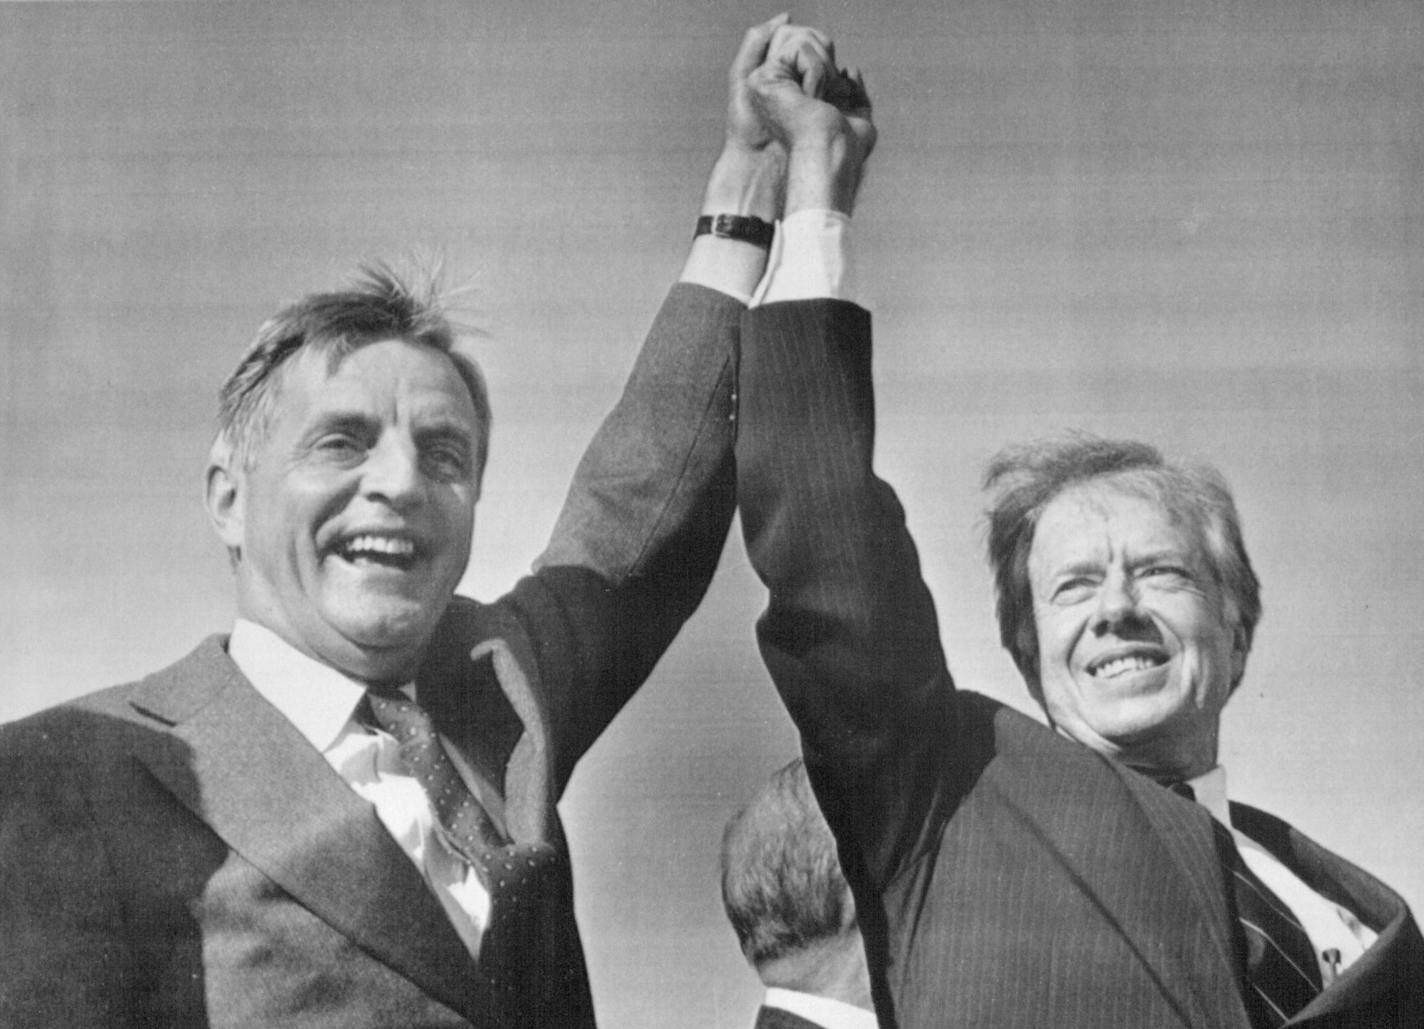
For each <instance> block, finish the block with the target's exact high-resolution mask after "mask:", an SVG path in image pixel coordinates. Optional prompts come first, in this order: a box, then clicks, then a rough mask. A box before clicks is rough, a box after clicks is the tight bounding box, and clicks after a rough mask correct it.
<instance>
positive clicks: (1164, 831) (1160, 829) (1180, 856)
mask: <svg viewBox="0 0 1424 1029" xmlns="http://www.w3.org/2000/svg"><path fill="white" fill-rule="evenodd" d="M1112 767H1113V768H1114V769H1115V770H1116V771H1117V772H1118V775H1119V778H1121V780H1122V781H1123V783H1124V784H1125V785H1126V786H1127V788H1128V790H1129V791H1130V792H1131V793H1132V795H1133V798H1134V799H1135V800H1136V801H1137V805H1138V807H1139V808H1141V810H1142V813H1143V814H1144V815H1146V817H1147V821H1148V822H1149V823H1150V824H1151V826H1152V831H1153V834H1154V835H1155V836H1156V837H1157V839H1159V840H1160V841H1161V842H1162V843H1163V845H1164V846H1165V847H1166V850H1167V853H1168V854H1169V855H1170V856H1171V860H1172V864H1173V866H1174V867H1175V870H1176V871H1177V872H1178V873H1179V874H1180V876H1181V879H1182V881H1183V882H1184V883H1186V885H1187V889H1188V891H1189V892H1190V894H1191V897H1192V900H1193V901H1194V902H1195V904H1196V906H1197V908H1198V909H1199V910H1200V911H1201V912H1202V915H1203V917H1204V918H1205V921H1206V925H1207V929H1208V932H1209V933H1210V935H1211V941H1212V944H1213V946H1214V948H1215V950H1216V952H1217V954H1218V956H1219V957H1220V959H1221V962H1222V967H1223V968H1224V969H1225V970H1226V971H1227V973H1228V975H1229V976H1230V977H1231V978H1232V979H1233V980H1234V978H1235V975H1236V973H1235V968H1236V959H1235V947H1234V945H1233V943H1232V939H1233V926H1232V916H1231V908H1230V906H1229V905H1228V903H1227V899H1226V881H1225V877H1224V873H1223V872H1222V869H1221V858H1220V856H1219V855H1218V854H1217V851H1216V844H1215V831H1214V830H1213V828H1212V821H1211V812H1209V811H1207V809H1206V808H1204V807H1202V806H1201V805H1200V804H1194V803H1192V802H1191V801H1189V800H1185V799H1183V798H1181V797H1178V796H1175V795H1174V794H1172V793H1171V792H1170V791H1168V790H1165V789H1163V788H1162V787H1161V786H1159V785H1157V784H1156V783H1154V782H1153V781H1152V780H1150V779H1148V778H1147V777H1146V776H1143V775H1139V774H1138V773H1136V772H1133V771H1131V770H1130V769H1128V768H1125V767H1123V766H1121V765H1117V764H1114V765H1113V766H1112Z"/></svg>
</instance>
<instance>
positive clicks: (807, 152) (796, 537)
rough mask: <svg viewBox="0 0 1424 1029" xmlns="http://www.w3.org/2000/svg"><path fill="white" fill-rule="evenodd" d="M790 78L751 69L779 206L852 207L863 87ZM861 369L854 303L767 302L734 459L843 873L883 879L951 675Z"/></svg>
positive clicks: (748, 340) (893, 866)
mask: <svg viewBox="0 0 1424 1029" xmlns="http://www.w3.org/2000/svg"><path fill="white" fill-rule="evenodd" d="M774 54H775V50H774V51H773V55H774ZM797 78H798V69H797V67H796V65H795V62H794V61H792V60H790V59H788V60H783V61H780V62H777V61H771V62H768V65H766V66H764V67H763V69H762V70H761V71H760V72H758V76H757V80H758V97H759V107H760V109H761V110H762V111H763V112H764V116H765V117H766V119H767V121H768V123H769V124H772V125H775V126H776V127H777V128H776V131H777V132H778V134H779V135H781V136H782V137H783V138H784V140H785V142H786V145H787V147H788V150H789V153H790V164H789V169H788V187H787V190H788V192H787V204H786V207H787V213H788V216H790V214H792V213H794V212H795V211H797V210H802V209H814V208H830V209H832V210H838V211H841V212H843V213H849V211H850V209H851V206H852V204H853V202H854V199H855V195H856V189H857V186H858V184H859V181H860V178H861V173H862V171H863V168H864V160H865V157H866V155H867V154H868V153H869V150H870V147H871V146H872V145H873V143H874V129H873V127H871V124H870V105H869V100H868V97H867V96H866V94H865V90H864V86H863V84H862V82H861V80H860V78H859V76H858V75H850V76H841V77H839V78H838V79H837V80H836V81H835V82H834V83H830V84H828V85H827V87H826V88H825V89H823V91H822V92H823V95H825V96H828V97H829V99H830V101H833V102H826V101H818V100H816V99H814V98H808V97H807V96H805V94H804V92H803V91H800V90H797V89H795V88H793V86H794V85H795V84H796V81H797ZM870 373H871V353H870V317H869V315H868V314H867V313H866V312H865V311H864V310H862V309H861V308H859V307H857V306H855V305H853V304H850V303H846V302H844V301H832V300H821V301H808V302H798V303H780V304H770V305H767V306H764V307H760V308H756V309H754V310H753V311H752V312H750V313H749V315H748V316H747V318H746V320H745V323H744V330H743V354H742V362H741V371H740V395H741V419H740V431H739V435H738V440H737V446H736V456H737V468H738V493H739V502H740V505H741V511H742V524H743V529H744V532H745V534H746V541H747V549H748V552H749V554H750V557H751V561H752V564H753V566H754V567H755V569H756V571H757V574H758V575H759V576H760V577H761V578H762V580H763V581H764V582H765V583H766V585H767V587H768V590H769V604H768V608H767V610H766V613H765V614H764V615H763V617H762V618H761V620H760V622H759V624H758V638H759V642H760V644H761V648H762V654H763V657H764V659H765V661H766V664H767V667H768V669H769V671H770V672H771V674H772V678H773V679H774V680H775V682H776V686H777V688H778V690H779V691H780V693H781V696H782V698H783V700H784V702H785V703H786V706H787V709H788V711H789V712H790V714H791V716H792V718H793V720H794V721H795V723H796V725H797V728H798V729H799V730H800V732H801V735H802V741H803V746H804V749H805V753H806V760H807V767H808V770H809V771H810V774H811V777H812V781H813V783H814V785H815V786H816V789H817V796H818V799H819V801H820V803H821V807H822V810H823V811H824V812H825V814H826V817H827V820H828V821H829V822H830V824H831V826H832V828H833V829H835V830H836V834H837V838H838V839H839V840H840V842H841V853H842V860H843V861H844V862H845V863H846V864H847V871H848V873H850V874H852V875H855V874H857V871H859V872H861V873H868V874H869V875H870V876H871V878H872V880H873V881H874V884H875V885H876V886H877V887H879V886H883V885H884V883H885V881H887V880H888V879H889V878H890V877H892V876H893V875H895V874H896V873H897V872H898V871H900V870H901V868H902V867H903V865H904V863H905V861H906V860H908V859H910V858H912V857H913V856H914V854H915V853H916V846H917V844H918V843H919V839H920V835H921V833H922V831H923V827H924V826H925V824H926V820H927V814H928V809H929V807H930V806H931V805H933V804H935V803H938V800H937V798H939V797H941V796H942V795H943V792H944V791H943V790H942V789H941V787H940V782H941V776H942V769H941V766H940V762H941V757H940V755H941V754H942V753H943V751H944V744H945V742H946V740H945V734H946V733H947V732H948V731H949V730H950V705H949V703H948V701H949V698H950V693H951V686H950V682H949V677H948V673H947V672H946V670H945V665H944V658H943V654H942V652H941V649H940V643H939V634H938V629H937V625H936V619H935V612H934V606H933V603H932V601H931V599H930V596H929V593H928V590H927V589H926V588H925V585H924V583H923V582H922V580H921V578H920V572H919V561H918V557H917V555H916V552H915V548H914V544H913V542H912V541H911V539H910V536H909V533H908V532H907V530H906V527H905V520H904V513H903V511H902V509H901V507H900V504H899V502H898V501H897V500H896V497H895V495H894V492H893V491H892V490H891V489H890V487H889V486H887V485H886V484H885V483H884V482H883V481H882V480H881V479H879V478H878V477H877V476H876V474H875V472H874V469H873V456H874V433H875V425H874V399H873V392H872V386H871V374H870ZM857 866H858V867H857Z"/></svg>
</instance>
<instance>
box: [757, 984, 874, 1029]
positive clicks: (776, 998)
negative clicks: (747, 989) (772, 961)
mask: <svg viewBox="0 0 1424 1029" xmlns="http://www.w3.org/2000/svg"><path fill="white" fill-rule="evenodd" d="M763 1003H764V1004H765V1005H766V1006H767V1007H769V1008H781V1009H782V1010H783V1011H789V1012H791V1013H792V1014H793V1015H800V1016H801V1017H802V1018H807V1019H810V1020H811V1021H812V1022H816V1023H818V1024H820V1025H824V1026H826V1027H828V1029H879V1025H880V1023H879V1022H877V1021H876V1019H875V1012H873V1011H867V1010H865V1008H860V1007H856V1006H855V1005H854V1004H847V1003H846V1002H845V1001H842V1000H833V999H831V998H830V997H821V996H817V995H816V994H813V993H802V992H801V991H800V990H787V989H783V988H781V987H779V986H772V987H769V988H768V989H767V991H766V1000H765V1001H763Z"/></svg>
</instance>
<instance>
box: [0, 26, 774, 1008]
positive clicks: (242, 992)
mask: <svg viewBox="0 0 1424 1029" xmlns="http://www.w3.org/2000/svg"><path fill="white" fill-rule="evenodd" d="M784 22H785V18H784V17H781V18H777V19H773V20H772V21H770V22H768V23H766V24H764V25H761V26H758V27H756V28H754V29H752V30H751V31H750V32H748V34H747V36H746V38H745V39H744V41H743V45H742V47H741V49H740V51H739V52H738V55H737V58H736V61H735V63H734V65H733V68H732V71H731V74H730V76H729V81H730V86H731V97H730V101H729V104H728V123H727V131H726V137H725V145H724V148H723V151H722V154H721V156H720V158H719V159H718V160H717V162H716V163H715V165H714V168H713V172H712V176H711V179H710V181H709V183H708V186H707V189H706V192H705V194H704V202H703V209H702V212H701V214H702V216H703V217H700V218H699V219H698V220H697V222H696V223H695V225H696V226H697V229H698V232H697V234H696V235H695V238H694V240H693V243H692V246H691V251H690V253H689V256H688V260H687V263H686V265H685V267H684V270H683V274H682V281H681V282H680V283H679V284H678V285H676V286H675V287H674V289H673V290H672V292H671V293H670V295H669V297H668V299H667V301H666V303H665V304H664V306H663V308H662V310H661V312H660V313H659V315H658V317H657V318H656V320H655V321H654V324H653V327H652V330H651V331H650V333H649V335H648V339H647V342H646V344H645V346H644V348H643V351H642V352H641V354H640V355H639V356H638V358H637V360H636V361H635V363H634V366H633V370H632V373H631V376H630V379H629V382H628V386H627V388H626V390H625V391H624V394H623V396H622V397H621V399H620V400H619V402H618V404H617V405H616V406H615V408H614V409H613V411H612V412H611V413H610V415H609V416H608V418H607V419H606V420H605V421H604V423H603V425H602V427H601V428H600V429H599V430H598V432H597V433H596V435H595V437H594V440H593V442H592V444H591V445H590V447H589V449H588V451H587V453H586V454H585V455H584V458H583V460H582V462H581V463H580V465H579V468H578V470H577V472H576V474H575V477H574V481H573V484H572V486H571V487H570V490H569V494H568V499H567V501H566V502H565V505H564V509H563V511H562V513H561V514H560V516H559V518H558V521H557V523H556V526H555V529H554V533H553V536H552V538H551V540H550V542H549V545H548V547H547V549H546V550H545V551H544V553H543V555H542V556H541V557H540V558H539V559H538V560H537V561H536V563H535V566H534V571H533V572H532V573H531V574H530V575H528V576H526V577H525V578H523V579H522V580H520V582H519V583H517V584H516V585H515V586H514V588H513V589H512V590H511V591H510V592H509V593H507V594H505V595H504V596H503V597H500V598H499V599H497V600H495V601H494V602H492V603H490V604H477V603H475V602H473V601H470V600H468V599H465V598H460V597H455V596H454V595H453V593H454V589H455V586H456V584H457V582H458V581H459V580H460V578H461V576H462V574H463V573H464V571H465V566H466V563H467V560H468V558H469V554H470V547H471V533H472V530H473V527H474V517H475V506H476V501H477V500H478V498H479V495H480V481H481V475H482V472H483V470H484V465H485V456H486V452H487V448H488V440H489V433H490V408H489V402H488V399H487V397H486V392H485V386H484V383H483V380H482V379H481V376H480V373H479V372H478V370H477V368H476V367H475V366H474V364H473V363H472V362H471V361H470V360H469V359H468V358H467V357H465V356H464V351H463V349H462V345H461V344H460V343H459V342H458V341H457V338H456V334H455V331H454V329H453V327H452V325H451V323H450V322H449V321H448V320H447V318H446V316H445V314H444V313H443V310H442V308H441V306H440V303H439V301H438V297H437V295H436V290H435V286H434V284H433V283H431V282H426V281H419V282H414V283H410V282H405V281H402V280H401V279H400V278H399V277H397V276H396V275H394V274H392V273H391V272H390V271H389V270H388V269H386V268H384V267H376V268H373V269H371V270H369V271H368V272H366V274H364V275H363V276H362V277H361V278H360V279H359V280H358V281H356V282H355V283H353V284H352V285H351V286H350V287H349V288H346V289H342V290H338V291H335V292H329V293H317V294H313V295H310V296H308V297H306V298H304V299H302V300H299V301H297V302H296V303H295V304H292V305H291V306H289V307H287V308H285V309H283V310H282V311H281V312H279V313H278V314H277V315H276V317H274V318H273V319H272V320H270V321H269V322H268V323H267V324H265V325H264V326H263V327H262V328H261V329H260V330H259V332H258V334H257V338H256V340H255V341H254V343H253V344H252V346H251V347H250V348H249V349H248V351H247V353H246V354H245V355H244V356H243V357H242V359H241V361H240V362H239V364H238V367H237V370H236V371H235V372H234V373H233V375H232V376H231V377H230V378H229V380H228V382H227V383H226V385H225V386H224V387H223V389H222V392H221V409H220V412H219V431H218V434H217V440H216V442H215V443H214V444H213V446H212V450H211V458H210V461H209V465H208V469H207V476H206V499H207V510H208V515H209V517H210V519H211V522H212V524H213V526H214V528H215V530H216V532H217V535H218V537H219V539H220V540H221V542H222V543H223V545H224V546H225V547H226V548H227V551H228V554H229V558H230V561H231V564H232V568H233V573H234V578H235V583H236V592H237V609H238V618H237V620H236V623H235V625H234V626H233V628H232V631H231V633H230V634H225V635H218V636H213V637H211V638H209V639H208V640H207V641H205V642H203V643H202V644H200V645H199V646H198V648H197V649H196V650H194V651H193V652H192V653H190V654H189V655H188V656H187V657H186V658H184V659H183V660H181V661H179V662H178V663H177V664H175V665H173V666H171V667H169V668H166V669H164V670H162V671H159V672H157V673H155V674H154V675H151V676H149V677H147V678H145V679H143V680H142V681H139V682H136V683H130V684H128V685H123V686H117V687H114V688H112V689H109V690H105V691H102V692H99V693H95V694H91V695H89V696H86V697H82V698H80V699H78V700H76V701H73V702H71V703H69V704H65V705H61V706H59V707H56V708H52V709H50V710H48V711H43V712H40V713H38V714H36V715H33V716H31V717H30V718H27V719H24V720H22V721H19V722H16V723H13V724H10V725H6V726H3V727H0V1025H3V1026H5V1027H6V1029H39V1027H51V1026H106V1027H135V1029H137V1027H139V1026H142V1027H158V1029H170V1027H171V1029H178V1027H183V1029H194V1027H197V1029H200V1027H203V1026H214V1027H218V1026H222V1027H233V1029H238V1027H242V1029H246V1027H276V1026H283V1027H336V1026H340V1027H342V1029H366V1027H369V1029H374V1027H378V1026H380V1027H421V1029H434V1027H464V1029H470V1027H479V1029H548V1027H555V1026H557V1027H560V1029H564V1027H571V1029H590V1027H591V1026H592V1025H593V1024H594V1012H593V1003H592V998H591V996H590V991H589V984H588V980H587V974H586V971H585V966H584V959H583V952H582V948H581V946H580V942H579V936H578V929H577V925H576V923H575V918H574V898H573V875H572V870H571V869H570V867H569V852H568V847H567V844H566V841H565V839H564V836H563V831H562V829H561V826H560V822H559V817H558V812H557V808H556V805H557V803H558V801H559V798H560V796H561V795H562V793H563V791H564V788H565V787H566V785H567V784H568V782H569V778H570V776H571V775H572V773H573V770H574V766H575V764H576V762H577V761H578V760H579V758H580V757H581V756H582V755H583V754H584V752H585V751H587V749H588V748H589V747H590V746H591V745H592V744H593V742H594V741H595V740H596V739H597V737H598V735H599V733H600V732H601V731H602V730H603V729H604V727H606V726H607V725H608V723H609V722H610V721H611V720H612V719H613V717H614V716H615V715H616V714H617V713H618V711H619V710H620V709H621V707H622V706H623V704H624V703H625V702H626V701H627V700H628V699H629V698H630V697H631V696H632V694H633V692H634V691H635V690H636V689H637V688H638V687H639V685H640V684H641V683H642V682H643V681H644V680H645V679H646V677H647V675H648V674H649V672H650V671H651V669H652V667H653V665H654V664H655V663H656V662H657V660H658V659H659V657H660V656H661V655H662V653H663V652H664V650H665V649H666V648H667V646H668V644H669V643H670V642H671V641H672V639H673V637H674V636H675V634H676V633H677V632H678V630H679V628H680V627H681V625H682V624H683V622H684V621H685V620H686V619H687V618H688V617H689V616H690V615H691V614H692V612H693V610H694V609H695V608H696V606H697V604H698V602H699V601H700V599H701V597H702V595H703V593H704V591H705V589H706V587H707V584H708V582H709V580H710V578H711V575H712V572H713V569H714V568H715V567H716V564H717V559H718V556H719V554H720V552H721V548H722V544H723V542H724V540H725V538H726V533H727V528H728V526H729V524H730V521H731V516H732V511H733V507H734V489H733V487H734V481H733V476H734V472H733V467H732V461H731V456H732V455H731V447H732V435H733V413H734V407H733V385H734V382H733V377H734V368H735V356H736V354H735V351H736V346H737V341H738V338H739V332H740V321H741V318H742V316H743V315H744V313H745V310H746V301H747V299H748V298H749V297H750V294H751V293H752V291H753V289H754V288H755V286H756V284H757V282H758V281H759V279H760V278H761V275H762V272H763V270H764V269H765V268H766V265H767V257H768V244H769V240H768V238H767V237H768V236H769V234H770V222H771V220H772V219H774V218H775V217H776V216H777V214H778V213H779V208H780V197H781V190H782V174H783V171H784V163H785V162H784V158H783V157H782V155H781V154H780V153H779V151H778V150H777V148H776V147H775V146H774V145H773V144H772V141H771V140H770V138H769V137H768V136H767V135H766V134H765V133H764V132H763V131H762V129H761V127H760V125H759V124H758V123H757V122H756V120H755V118H754V117H753V116H752V114H751V112H750V108H749V107H748V105H747V103H746V95H745V94H746V90H747V88H748V87H747V78H748V76H749V75H750V74H751V72H752V71H753V70H754V69H755V68H756V67H757V66H758V64H759V63H760V62H761V60H762V57H763V55H764V54H765V53H766V50H767V47H768V45H769V43H770V40H771V38H772V35H773V33H774V32H775V31H776V30H777V28H778V27H779V26H781V25H782V24H783V23H784ZM691 227H692V226H689V228H691Z"/></svg>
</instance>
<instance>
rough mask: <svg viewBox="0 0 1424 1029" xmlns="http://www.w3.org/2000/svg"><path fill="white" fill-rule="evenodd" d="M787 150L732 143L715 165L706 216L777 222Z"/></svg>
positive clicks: (706, 199)
mask: <svg viewBox="0 0 1424 1029" xmlns="http://www.w3.org/2000/svg"><path fill="white" fill-rule="evenodd" d="M785 173H786V151H785V150H783V149H782V148H781V147H780V146H778V145H775V144H773V145H770V146H765V147H761V148H760V149H750V148H748V147H745V146H742V145H740V144H736V143H731V142H728V144H727V145H726V146H725V147H723V148H722V153H721V154H719V155H718V157H717V162H716V163H715V164H714V165H713V166H712V174H711V176H709V178H708V180H707V189H706V192H705V193H704V194H703V197H702V211H701V213H702V214H736V215H747V216H750V217H754V218H761V219H762V220H763V221H768V222H774V221H776V219H777V218H778V217H779V216H780V215H781V203H782V196H783V186H784V182H785V178H784V176H785Z"/></svg>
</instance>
